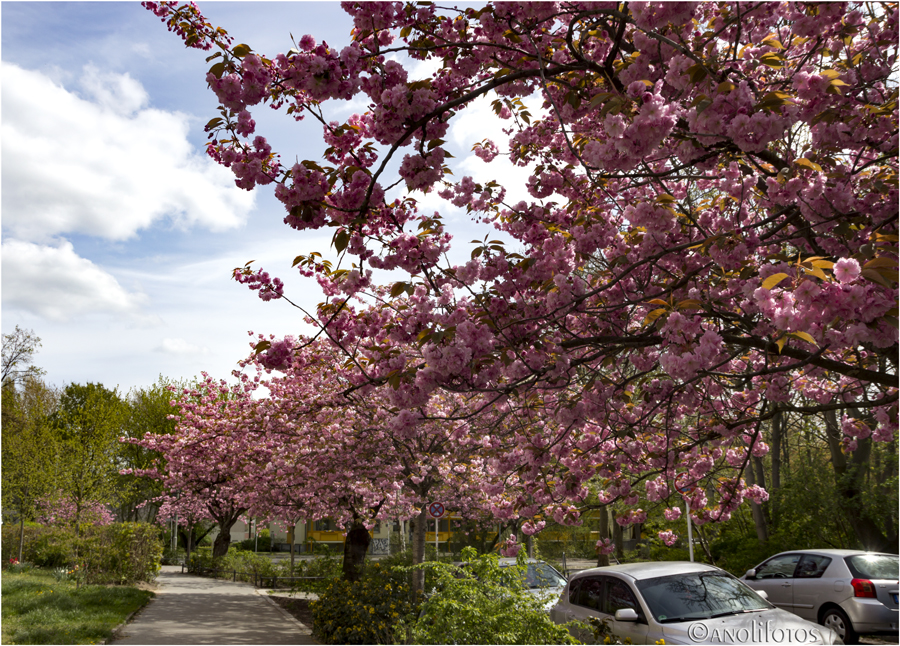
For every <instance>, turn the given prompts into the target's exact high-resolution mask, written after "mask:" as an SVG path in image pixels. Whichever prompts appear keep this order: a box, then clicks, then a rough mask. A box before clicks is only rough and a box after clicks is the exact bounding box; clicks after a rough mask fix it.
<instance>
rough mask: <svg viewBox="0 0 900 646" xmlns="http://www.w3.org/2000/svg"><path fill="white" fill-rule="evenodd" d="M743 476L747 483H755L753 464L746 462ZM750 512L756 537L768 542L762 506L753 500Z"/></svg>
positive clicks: (767, 527)
mask: <svg viewBox="0 0 900 646" xmlns="http://www.w3.org/2000/svg"><path fill="white" fill-rule="evenodd" d="M744 478H745V479H746V480H747V484H748V485H754V484H757V483H756V476H754V474H753V464H752V463H749V462H748V463H747V468H746V469H744ZM750 512H751V513H752V514H753V524H754V525H755V526H756V538H757V539H758V540H759V542H760V543H768V542H769V526H768V524H767V523H766V516H765V514H763V510H762V507H760V506H759V505H758V504H756V503H755V502H753V501H751V502H750Z"/></svg>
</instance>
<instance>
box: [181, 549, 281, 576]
mask: <svg viewBox="0 0 900 646" xmlns="http://www.w3.org/2000/svg"><path fill="white" fill-rule="evenodd" d="M289 567H290V566H289V564H288V563H287V562H285V563H275V562H273V561H272V559H270V558H269V557H268V556H263V555H262V554H256V553H255V552H249V551H247V550H242V549H240V548H236V547H234V546H233V547H232V548H231V549H229V550H228V553H227V554H226V555H225V556H223V557H221V558H218V559H214V558H213V556H212V548H209V547H201V548H199V549H197V551H196V552H191V571H194V572H196V571H198V570H201V569H202V570H213V572H212V575H213V576H216V577H220V578H229V579H233V580H235V581H246V582H248V583H255V582H256V581H257V580H258V579H259V578H260V577H272V576H287V575H288V574H287V572H288V568H289Z"/></svg>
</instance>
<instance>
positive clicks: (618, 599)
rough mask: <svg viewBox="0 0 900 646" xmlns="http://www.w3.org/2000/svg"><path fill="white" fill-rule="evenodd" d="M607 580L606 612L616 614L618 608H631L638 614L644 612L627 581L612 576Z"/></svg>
mask: <svg viewBox="0 0 900 646" xmlns="http://www.w3.org/2000/svg"><path fill="white" fill-rule="evenodd" d="M606 581H607V583H606V609H605V610H604V612H606V613H607V614H610V615H614V614H616V610H621V609H622V608H631V609H632V610H634V611H635V612H636V613H638V615H643V614H644V613H643V612H641V607H640V605H638V602H637V599H635V598H634V595H633V594H632V593H631V589H630V588H629V587H628V584H627V583H625V582H624V581H621V580H619V579H614V578H612V577H609V578H607V580H606Z"/></svg>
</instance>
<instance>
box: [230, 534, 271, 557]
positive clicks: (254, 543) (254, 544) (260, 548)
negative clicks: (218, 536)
mask: <svg viewBox="0 0 900 646" xmlns="http://www.w3.org/2000/svg"><path fill="white" fill-rule="evenodd" d="M234 547H239V548H240V549H242V550H245V551H248V552H271V551H272V536H271V534H270V533H269V530H268V529H261V530H260V531H259V537H257V538H247V539H245V540H243V541H241V542H240V543H238V544H237V545H235V546H234Z"/></svg>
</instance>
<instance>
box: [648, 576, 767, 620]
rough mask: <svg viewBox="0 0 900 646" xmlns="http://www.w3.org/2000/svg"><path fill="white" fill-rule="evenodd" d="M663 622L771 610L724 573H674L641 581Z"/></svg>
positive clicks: (656, 613)
mask: <svg viewBox="0 0 900 646" xmlns="http://www.w3.org/2000/svg"><path fill="white" fill-rule="evenodd" d="M636 585H637V588H638V590H639V591H640V593H641V596H643V597H644V601H645V602H646V603H647V607H648V608H649V610H650V613H651V614H652V615H653V616H654V617H655V618H656V620H657V621H659V622H660V623H671V622H680V621H690V620H696V619H708V618H710V617H717V616H725V615H730V614H738V613H742V612H747V611H753V610H765V609H769V608H771V607H772V606H771V604H769V603H768V602H767V601H763V600H762V599H761V598H760V597H759V596H758V595H757V594H756V593H755V592H753V590H751V589H750V588H748V587H747V586H746V585H745V584H744V583H743V582H741V581H738V580H737V579H735V578H734V577H733V576H731V575H730V574H726V573H724V572H703V573H697V574H673V575H671V576H661V577H656V578H653V579H645V580H643V581H638V582H637V584H636Z"/></svg>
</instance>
